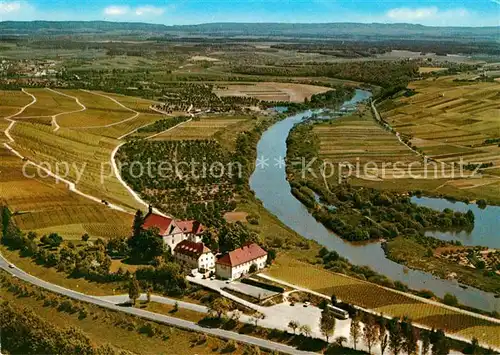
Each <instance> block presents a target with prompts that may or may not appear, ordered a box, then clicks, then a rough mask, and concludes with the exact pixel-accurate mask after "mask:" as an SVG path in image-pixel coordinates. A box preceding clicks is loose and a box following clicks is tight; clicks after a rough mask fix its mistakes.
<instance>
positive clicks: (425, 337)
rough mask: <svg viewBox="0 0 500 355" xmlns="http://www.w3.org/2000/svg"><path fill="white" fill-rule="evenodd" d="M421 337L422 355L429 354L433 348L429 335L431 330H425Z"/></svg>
mask: <svg viewBox="0 0 500 355" xmlns="http://www.w3.org/2000/svg"><path fill="white" fill-rule="evenodd" d="M420 339H421V340H422V355H427V354H428V353H429V350H430V348H431V339H430V336H429V332H423V333H422V334H421V335H420Z"/></svg>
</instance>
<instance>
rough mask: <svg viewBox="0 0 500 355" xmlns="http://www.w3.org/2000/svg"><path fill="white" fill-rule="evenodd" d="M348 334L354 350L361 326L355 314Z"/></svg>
mask: <svg viewBox="0 0 500 355" xmlns="http://www.w3.org/2000/svg"><path fill="white" fill-rule="evenodd" d="M350 334H351V338H352V342H353V344H354V350H356V345H357V343H358V340H359V337H360V336H361V326H360V324H359V318H358V317H357V316H356V317H354V318H353V319H352V321H351V329H350Z"/></svg>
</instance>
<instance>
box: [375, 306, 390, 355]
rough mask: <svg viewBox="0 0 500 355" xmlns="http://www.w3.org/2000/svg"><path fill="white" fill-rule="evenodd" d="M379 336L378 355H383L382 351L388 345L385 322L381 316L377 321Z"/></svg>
mask: <svg viewBox="0 0 500 355" xmlns="http://www.w3.org/2000/svg"><path fill="white" fill-rule="evenodd" d="M378 327H379V332H378V333H379V334H378V341H379V343H380V354H381V355H384V351H385V349H386V348H387V346H388V345H389V337H388V336H387V321H386V319H385V318H384V316H383V315H382V317H380V319H379V321H378Z"/></svg>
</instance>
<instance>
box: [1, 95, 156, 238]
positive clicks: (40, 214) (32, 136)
mask: <svg viewBox="0 0 500 355" xmlns="http://www.w3.org/2000/svg"><path fill="white" fill-rule="evenodd" d="M26 92H27V93H30V94H32V95H34V96H35V97H36V99H37V101H36V102H35V103H33V104H32V105H30V106H29V107H27V108H26V110H24V111H23V112H22V113H21V114H19V115H16V116H14V117H12V119H13V120H15V121H16V122H15V124H14V125H13V126H12V127H11V130H10V134H11V136H12V138H13V139H14V142H10V145H11V146H12V147H13V148H14V149H15V150H16V151H18V152H19V153H20V154H22V155H23V156H25V157H26V158H28V159H30V160H31V161H34V162H36V163H38V164H42V166H43V167H45V168H48V169H49V170H50V171H52V172H53V173H56V174H58V175H60V176H63V177H64V178H65V179H67V180H69V181H72V182H74V183H75V187H76V188H77V189H78V190H79V191H81V192H83V193H85V194H88V195H90V196H92V197H94V200H95V201H93V200H91V199H88V198H85V197H83V196H80V195H78V194H75V193H73V192H70V191H69V189H68V186H67V184H66V183H64V182H62V181H56V180H54V179H53V178H50V177H49V178H42V177H46V173H45V172H44V171H43V170H38V169H36V168H34V167H32V168H29V169H27V170H26V173H27V174H28V175H31V176H36V177H35V178H34V179H32V178H29V177H27V176H24V175H23V172H22V168H23V164H24V163H23V161H22V160H21V159H19V157H16V156H15V155H13V154H11V153H9V152H8V151H7V150H6V149H3V148H2V167H1V177H0V185H3V187H2V188H1V191H2V192H1V195H0V199H1V200H2V201H3V202H5V203H6V204H7V205H8V206H9V208H10V209H11V210H12V211H14V212H16V216H15V217H14V219H15V222H16V223H17V225H18V226H19V227H20V228H21V229H23V230H26V231H28V230H33V231H36V232H38V233H39V234H40V235H43V234H48V233H51V232H58V233H60V234H61V235H62V236H63V237H65V238H68V239H73V238H81V236H82V234H85V233H88V234H89V235H91V236H94V237H103V238H108V237H112V236H116V235H123V236H124V235H128V234H129V233H130V225H131V221H132V216H131V215H130V214H129V213H124V212H120V210H123V211H125V210H126V211H129V212H132V211H134V210H136V209H137V208H141V207H144V206H142V205H141V204H140V203H139V202H137V201H136V200H135V199H134V197H133V196H132V195H131V194H130V192H129V191H128V190H127V189H126V188H125V187H124V186H123V185H122V184H121V183H120V182H119V180H118V179H117V177H116V175H115V173H114V171H113V168H112V164H111V154H112V151H113V150H114V149H115V147H117V146H118V145H119V144H120V141H119V140H117V139H115V138H119V137H121V136H123V135H126V134H128V133H131V132H133V131H134V130H135V129H137V128H139V127H142V126H145V125H148V124H151V123H153V122H155V121H157V120H159V119H162V118H164V117H165V116H164V115H162V114H159V113H157V112H155V111H153V110H150V109H149V106H150V105H151V104H152V103H153V101H149V100H144V99H138V98H133V97H127V96H122V95H117V94H112V95H110V97H109V98H108V97H107V96H106V95H107V94H105V93H101V92H92V93H90V92H85V91H81V90H64V89H58V90H49V89H27V90H26ZM0 93H1V95H2V100H3V101H2V112H1V113H2V116H4V117H5V116H11V115H15V114H16V113H17V112H19V110H20V108H21V107H23V106H24V105H26V104H28V103H30V102H31V101H32V100H33V99H32V97H30V96H29V95H27V94H26V93H23V92H22V91H1V92H0ZM77 98H78V100H79V102H80V103H81V105H79V104H78V102H77V101H76V99H77ZM113 100H116V102H115V101H113ZM4 102H5V103H6V105H5V106H4V105H3V103H4ZM83 105H85V107H83ZM87 105H88V106H87ZM128 106H130V108H128ZM136 112H137V113H136ZM37 115H40V116H37ZM101 118H102V119H103V120H104V121H102V120H101ZM53 120H56V123H55V124H54V122H53ZM117 120H119V121H117ZM122 120H126V121H125V122H122ZM97 121H99V123H107V122H115V123H118V124H114V123H112V124H110V125H109V127H104V128H98V129H88V128H87V127H83V128H76V127H74V128H66V127H64V125H65V124H67V123H71V124H70V125H72V126H76V125H77V124H85V125H87V124H88V125H92V124H95V123H96V122H97ZM10 124H11V123H10V122H9V121H7V120H1V121H0V129H1V132H2V134H1V135H0V142H7V141H8V139H7V136H6V135H5V133H4V131H5V129H7V127H8V126H9V125H10ZM59 125H60V126H61V127H58V126H59ZM4 157H5V159H4ZM40 171H41V172H42V174H41V176H42V177H39V175H38V174H39V172H40ZM99 201H101V202H99ZM104 201H106V203H112V204H114V205H117V206H118V207H119V210H116V209H111V208H108V207H106V206H105V203H102V202H104Z"/></svg>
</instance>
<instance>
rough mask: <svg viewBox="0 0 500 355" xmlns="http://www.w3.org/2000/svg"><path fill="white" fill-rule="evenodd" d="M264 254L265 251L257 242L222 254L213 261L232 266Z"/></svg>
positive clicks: (265, 253)
mask: <svg viewBox="0 0 500 355" xmlns="http://www.w3.org/2000/svg"><path fill="white" fill-rule="evenodd" d="M265 255H267V251H265V250H264V249H262V248H261V247H260V246H259V245H258V244H255V243H252V244H248V245H245V246H242V247H241V248H238V249H235V250H233V251H230V252H229V253H226V254H224V255H223V256H222V257H220V258H219V259H218V260H217V261H216V262H215V263H216V264H222V265H227V266H232V267H234V266H238V265H241V264H244V263H247V262H249V261H252V260H255V259H257V258H260V257H262V256H265Z"/></svg>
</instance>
